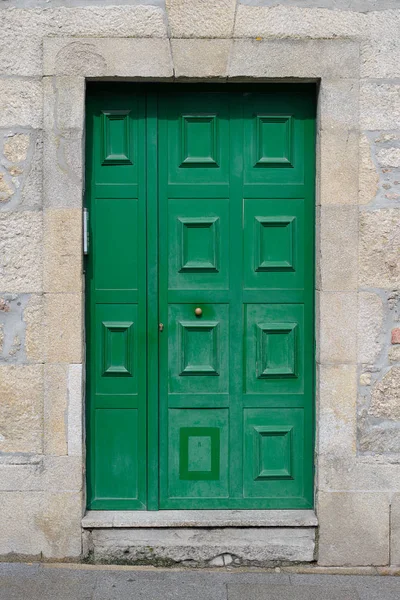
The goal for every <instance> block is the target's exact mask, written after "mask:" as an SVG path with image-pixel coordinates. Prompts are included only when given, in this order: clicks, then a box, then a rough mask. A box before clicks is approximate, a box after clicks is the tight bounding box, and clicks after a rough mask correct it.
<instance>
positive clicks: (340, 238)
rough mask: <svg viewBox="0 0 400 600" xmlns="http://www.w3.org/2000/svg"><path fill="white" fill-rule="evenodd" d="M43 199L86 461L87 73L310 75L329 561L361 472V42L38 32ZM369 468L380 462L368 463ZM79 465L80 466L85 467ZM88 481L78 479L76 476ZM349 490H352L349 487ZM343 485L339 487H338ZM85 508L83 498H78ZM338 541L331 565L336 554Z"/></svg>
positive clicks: (289, 78) (132, 76)
mask: <svg viewBox="0 0 400 600" xmlns="http://www.w3.org/2000/svg"><path fill="white" fill-rule="evenodd" d="M43 52H44V75H45V76H44V107H45V109H44V110H45V113H44V129H45V136H44V157H45V158H44V172H45V175H44V207H45V216H44V218H45V227H48V228H49V227H50V228H51V227H52V226H53V225H52V223H53V222H54V219H51V218H48V215H51V212H52V211H55V210H57V211H62V210H64V211H66V214H67V213H68V215H69V218H68V219H65V221H62V220H61V221H60V222H59V220H57V227H58V235H62V236H65V237H66V239H68V240H69V244H68V260H67V261H65V260H64V257H63V255H61V252H62V248H61V249H60V250H59V252H60V254H59V255H58V256H57V254H56V255H55V254H54V249H53V248H50V250H49V252H48V253H47V252H45V257H44V260H45V273H46V270H47V271H48V272H49V273H50V274H51V273H54V272H56V276H49V277H48V278H47V284H46V289H45V293H46V294H51V293H57V295H58V304H59V307H60V311H61V316H60V318H63V319H64V320H65V321H66V325H65V329H66V330H67V331H68V332H69V335H70V336H71V338H72V339H73V343H74V347H75V348H76V352H75V354H76V356H75V358H76V360H75V363H74V364H73V365H72V367H73V370H72V375H73V377H72V384H73V385H72V387H71V389H70V394H69V402H68V448H69V453H71V454H75V455H78V456H81V457H82V462H83V467H84V457H85V439H84V426H83V423H84V385H83V382H82V373H84V355H85V352H84V348H85V333H84V319H83V315H84V311H83V306H84V278H83V268H82V267H83V262H82V204H83V203H82V200H83V195H84V171H85V170H84V150H85V133H84V132H85V129H84V121H85V83H86V81H87V80H112V81H160V82H162V81H165V82H170V81H191V82H194V81H198V82H207V81H217V82H230V81H232V82H257V83H260V82H318V84H319V94H318V113H317V189H316V211H317V214H316V223H317V225H316V227H317V231H316V269H317V272H316V290H317V292H316V336H317V352H316V360H317V385H316V436H317V439H316V446H315V449H316V459H315V464H316V477H315V491H316V510H317V515H318V518H319V524H320V555H319V562H320V564H324V563H325V564H330V565H332V564H334V559H332V555H331V553H330V552H329V551H327V556H326V560H325V558H324V552H325V551H324V547H325V546H328V544H326V545H325V546H324V544H323V543H321V542H323V540H324V536H327V537H328V536H329V535H330V528H331V527H334V520H335V510H334V505H333V504H332V501H333V500H332V499H333V495H332V494H335V493H342V492H343V490H350V489H352V488H351V485H350V484H349V480H350V478H351V479H353V480H354V478H355V479H357V478H363V477H364V476H366V474H365V469H367V470H368V468H369V465H368V464H364V463H363V459H362V458H361V457H360V458H358V457H357V451H356V399H357V318H358V302H357V299H358V295H357V289H358V189H359V181H358V172H359V166H358V152H359V136H360V132H359V69H360V58H359V55H360V52H359V44H358V43H357V42H355V41H350V40H343V39H338V40H306V39H299V40H290V39H281V40H269V41H263V40H247V39H209V40H205V39H173V40H168V39H154V38H153V39H150V38H146V39H145V38H116V39H112V38H46V39H44V47H43ZM375 469H376V466H375ZM83 471H84V468H83ZM84 488H85V486H84ZM349 493H350V492H349ZM342 495H343V494H342ZM82 502H83V504H82V510H83V511H84V505H85V499H84V498H83V500H82ZM343 559H344V557H343V555H340V549H339V550H338V557H337V560H338V564H343Z"/></svg>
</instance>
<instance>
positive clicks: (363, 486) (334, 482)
mask: <svg viewBox="0 0 400 600" xmlns="http://www.w3.org/2000/svg"><path fill="white" fill-rule="evenodd" d="M359 449H360V448H359ZM318 490H319V491H324V492H332V491H334V490H341V491H348V492H370V491H371V490H375V491H377V490H379V491H380V492H388V493H392V491H393V490H400V469H399V465H398V464H396V462H395V461H394V462H393V463H390V462H388V461H387V460H386V459H382V457H381V456H372V455H371V454H369V455H365V456H363V455H360V454H358V455H357V456H350V455H348V456H341V457H337V456H332V457H331V456H329V454H323V455H320V456H319V457H318ZM318 517H319V519H320V515H318ZM319 522H320V520H319Z"/></svg>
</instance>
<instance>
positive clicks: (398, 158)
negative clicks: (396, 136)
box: [377, 148, 400, 168]
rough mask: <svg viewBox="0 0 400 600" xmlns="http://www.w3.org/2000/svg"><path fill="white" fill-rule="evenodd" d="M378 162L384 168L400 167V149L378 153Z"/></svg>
mask: <svg viewBox="0 0 400 600" xmlns="http://www.w3.org/2000/svg"><path fill="white" fill-rule="evenodd" d="M377 158H378V162H379V164H380V165H381V166H382V167H394V168H399V167H400V148H382V149H381V150H379V152H378V153H377Z"/></svg>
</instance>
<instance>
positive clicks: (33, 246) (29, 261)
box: [0, 211, 42, 293]
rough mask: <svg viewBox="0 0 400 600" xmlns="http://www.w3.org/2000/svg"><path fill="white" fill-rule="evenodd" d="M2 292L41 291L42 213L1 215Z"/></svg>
mask: <svg viewBox="0 0 400 600" xmlns="http://www.w3.org/2000/svg"><path fill="white" fill-rule="evenodd" d="M0 290H5V291H7V292H10V293H18V292H25V293H32V292H41V291H42V217H41V215H40V214H39V213H36V212H30V211H23V212H8V213H6V212H3V213H0Z"/></svg>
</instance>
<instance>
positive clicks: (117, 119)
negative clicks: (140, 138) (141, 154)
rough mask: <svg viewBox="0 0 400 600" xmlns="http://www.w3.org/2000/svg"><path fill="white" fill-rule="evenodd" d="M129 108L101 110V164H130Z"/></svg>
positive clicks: (131, 160) (131, 162)
mask: <svg viewBox="0 0 400 600" xmlns="http://www.w3.org/2000/svg"><path fill="white" fill-rule="evenodd" d="M130 112H131V111H130V110H104V111H102V138H103V140H102V141H103V144H102V150H103V157H102V158H103V160H102V165H132V164H133V156H132V148H131V146H132V141H131V137H132V136H131V132H130V129H131V126H132V125H131V119H130V117H129V114H130Z"/></svg>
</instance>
